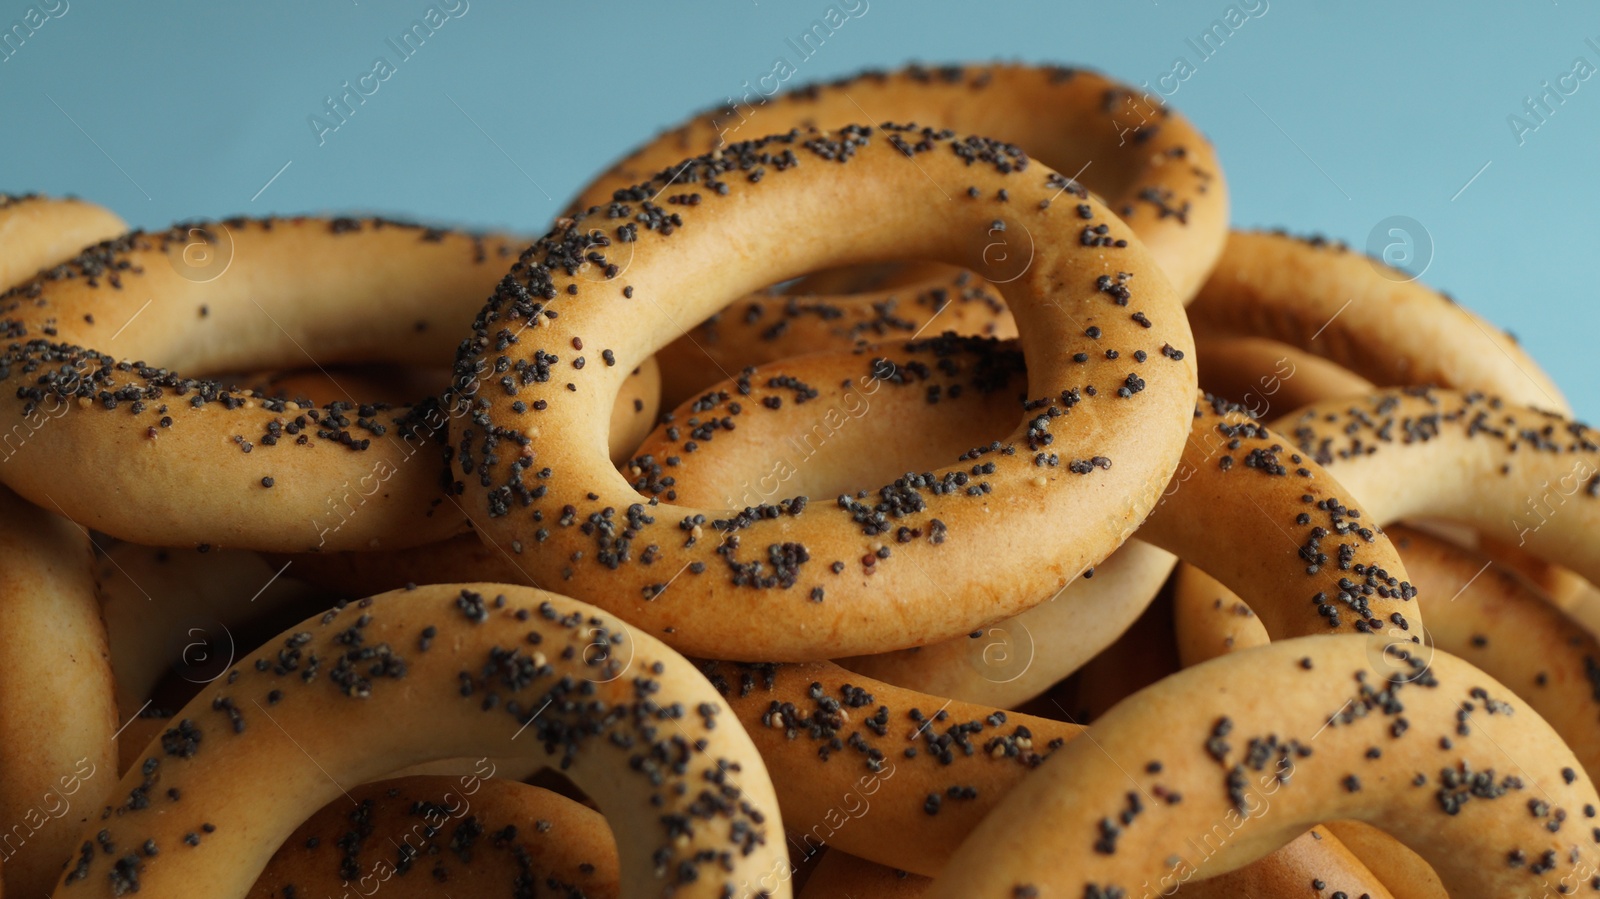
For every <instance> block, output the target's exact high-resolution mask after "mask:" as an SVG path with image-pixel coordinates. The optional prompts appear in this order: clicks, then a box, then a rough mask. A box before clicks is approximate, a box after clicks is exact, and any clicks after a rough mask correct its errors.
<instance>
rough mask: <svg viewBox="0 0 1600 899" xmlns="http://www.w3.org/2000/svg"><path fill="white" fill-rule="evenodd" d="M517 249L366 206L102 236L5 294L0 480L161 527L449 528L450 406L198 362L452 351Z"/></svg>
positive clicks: (363, 534) (286, 541) (336, 541)
mask: <svg viewBox="0 0 1600 899" xmlns="http://www.w3.org/2000/svg"><path fill="white" fill-rule="evenodd" d="M510 254H511V245H510V244H509V243H507V242H506V241H505V240H503V239H497V238H483V237H476V236H472V235H467V234H463V233H458V232H447V231H439V230H434V229H427V228H421V227H416V226H410V225H399V224H393V223H387V222H383V221H381V220H361V221H357V220H353V219H332V220H328V219H288V220H243V219H234V220H229V221H226V222H220V223H207V224H196V225H188V226H184V225H180V226H177V227H174V228H173V229H171V230H169V231H165V232H160V233H148V234H147V233H143V232H134V233H131V234H128V235H124V236H122V237H119V238H117V239H115V240H111V241H107V242H104V243H101V244H96V245H95V246H92V247H89V248H88V249H87V250H85V251H84V252H83V253H82V255H80V256H79V257H77V258H76V259H74V260H72V261H70V262H67V263H65V264H62V265H60V266H57V267H55V268H53V269H49V270H46V271H44V272H41V273H40V274H39V276H38V277H36V278H35V279H33V280H31V281H28V282H25V283H23V284H20V285H18V286H16V287H14V288H12V289H11V290H9V291H7V292H6V293H5V294H3V295H0V339H3V340H4V341H5V346H4V349H3V350H0V380H3V382H4V383H3V384H0V428H3V429H4V431H5V432H6V433H7V434H9V435H11V436H13V437H16V438H17V440H16V443H17V444H18V446H17V447H16V450H15V452H13V453H12V454H11V455H10V457H9V458H8V459H7V461H6V464H5V465H4V466H0V481H4V483H5V484H6V485H7V486H9V487H11V488H12V489H13V490H15V491H17V492H18V493H20V494H22V495H23V496H24V497H26V498H28V499H30V500H32V501H34V502H36V503H38V504H41V505H43V506H44V507H45V508H51V507H52V503H59V504H60V506H61V507H62V509H63V510H64V514H66V515H68V516H69V517H71V518H72V519H73V520H75V521H78V522H80V523H81V524H84V525H86V526H89V527H93V528H95V529H97V530H100V531H103V532H105V533H108V534H110V535H112V536H115V537H119V538H123V539H127V540H130V541H132V542H142V543H146V544H149V543H164V544H166V545H177V546H182V545H190V546H193V545H197V544H212V545H230V546H237V547H240V548H247V549H275V550H309V549H314V548H319V547H320V548H321V549H324V550H334V549H371V548H375V547H381V546H396V547H398V546H405V545H411V544H416V543H423V542H429V541H433V540H441V539H444V538H445V537H449V536H451V535H453V534H455V533H457V532H459V531H461V530H463V529H464V521H463V518H462V515H461V513H460V512H459V511H457V510H456V509H455V508H454V507H453V506H451V505H449V503H448V502H447V497H445V496H444V495H443V494H442V491H441V490H440V483H439V481H440V473H441V470H442V467H443V466H442V448H441V447H440V446H439V445H438V442H437V441H436V440H435V439H434V432H435V431H436V430H440V431H442V429H443V428H444V425H445V420H446V418H447V416H445V415H443V414H442V413H441V412H440V410H438V409H437V408H435V407H433V406H432V405H431V404H430V405H429V406H426V407H424V408H419V409H414V410H411V411H410V412H409V413H408V412H407V410H404V409H398V408H389V407H384V406H379V405H365V404H363V402H362V401H361V400H360V399H358V398H355V397H346V398H345V399H344V401H342V402H341V403H340V404H339V405H330V406H327V407H324V408H321V409H319V408H316V407H311V408H304V407H301V406H299V405H298V404H295V403H289V402H280V401H276V400H271V399H263V398H257V397H253V396H251V395H248V394H246V393H243V392H235V391H232V390H229V389H228V388H227V386H226V385H223V384H219V383H217V382H215V381H210V380H204V378H206V377H209V376H210V375H212V374H218V373H227V372H238V371H245V370H252V369H259V368H274V367H284V366H289V365H307V364H315V365H324V366H325V365H333V364H337V363H347V362H374V363H384V362H391V363H397V364H415V363H416V362H417V360H418V359H428V358H434V359H441V360H443V359H448V358H449V356H450V353H451V351H452V350H453V349H454V346H455V343H456V341H457V339H458V338H457V337H456V336H455V335H456V331H457V329H458V328H459V327H461V326H462V325H463V324H464V323H465V322H466V321H468V320H470V318H471V312H470V311H469V310H471V309H473V308H475V307H476V306H477V305H479V304H480V303H481V302H482V297H483V295H484V294H485V293H487V292H488V291H489V290H490V289H492V286H493V284H494V279H495V272H496V271H497V270H499V269H500V268H501V266H503V265H504V262H503V260H504V259H505V258H509V257H510ZM380 260H381V264H379V262H380ZM332 299H337V300H338V302H330V300H332ZM124 360H143V361H133V362H129V361H124ZM640 361H643V360H640ZM158 366H159V367H158ZM179 371H181V372H185V375H187V376H185V375H179V374H176V373H175V372H179ZM196 378H200V379H199V380H197V379H196ZM198 483H204V484H205V485H207V486H206V487H205V489H196V487H195V485H196V484H198ZM269 485H270V486H269ZM113 496H114V497H116V499H117V501H115V502H107V501H106V497H113ZM380 510H381V511H380Z"/></svg>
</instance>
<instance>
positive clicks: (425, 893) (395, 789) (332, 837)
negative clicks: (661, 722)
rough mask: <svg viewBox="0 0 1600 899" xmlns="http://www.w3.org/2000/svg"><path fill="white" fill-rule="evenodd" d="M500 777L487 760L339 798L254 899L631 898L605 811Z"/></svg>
mask: <svg viewBox="0 0 1600 899" xmlns="http://www.w3.org/2000/svg"><path fill="white" fill-rule="evenodd" d="M495 774H496V769H495V767H494V766H493V764H492V763H489V762H488V761H487V760H485V761H483V763H482V764H481V765H480V766H479V767H478V768H477V769H475V770H473V772H472V773H470V774H464V775H461V776H458V777H446V776H419V777H403V778H396V779H393V780H386V781H379V782H377V783H371V784H366V785H363V786H360V787H356V788H354V789H352V790H351V791H350V798H349V799H346V798H345V797H344V796H337V797H335V798H334V800H333V801H332V802H330V803H328V804H327V805H326V806H324V807H323V809H322V810H321V811H319V812H317V813H316V814H315V815H312V816H311V817H310V818H309V819H307V820H306V822H305V823H304V824H301V825H300V827H299V828H298V829H296V830H295V832H294V834H293V835H292V836H290V837H289V839H288V840H286V841H285V842H284V844H283V846H282V847H281V848H279V849H278V851H277V853H276V854H275V855H273V856H272V861H271V862H270V863H268V865H267V869H266V870H265V871H263V872H262V873H261V877H260V878H259V879H258V880H256V883H255V886H254V887H253V888H251V890H250V894H249V895H250V899H283V897H285V896H304V897H307V899H322V897H333V896H345V895H350V894H359V895H364V896H374V895H378V893H379V890H382V895H383V896H385V897H389V899H435V897H440V896H444V895H446V894H447V893H448V894H450V895H455V896H460V897H468V896H486V897H487V896H529V897H534V896H538V897H544V896H551V897H555V896H564V897H565V896H573V897H577V896H582V897H587V899H617V897H619V896H620V895H621V883H620V880H619V873H618V870H617V847H616V844H615V842H614V841H613V839H612V837H611V830H610V828H609V827H607V826H606V820H605V818H604V817H603V816H602V815H601V814H600V813H599V812H596V811H594V810H593V809H590V808H588V807H587V806H585V805H583V804H582V803H579V802H575V801H573V800H571V799H568V798H566V797H564V796H561V795H560V794H558V793H552V792H550V791H549V790H544V789H540V788H539V787H532V786H528V785H526V784H521V783H517V782H516V781H508V780H504V779H500V778H497V777H495ZM351 800H354V803H355V804H354V806H352V805H351Z"/></svg>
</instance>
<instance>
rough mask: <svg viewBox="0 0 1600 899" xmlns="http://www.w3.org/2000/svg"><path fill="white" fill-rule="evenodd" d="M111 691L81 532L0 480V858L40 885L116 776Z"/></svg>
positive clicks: (50, 877) (18, 891)
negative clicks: (19, 494) (24, 498)
mask: <svg viewBox="0 0 1600 899" xmlns="http://www.w3.org/2000/svg"><path fill="white" fill-rule="evenodd" d="M118 723H119V722H118V719H117V707H116V702H115V700H114V699H113V696H112V681H111V665H110V659H109V658H108V655H107V651H106V629H105V625H104V624H103V623H101V620H100V604H99V602H98V600H97V599H96V597H95V590H94V576H93V574H92V573H91V571H90V546H89V537H88V535H87V534H86V533H85V532H84V531H83V529H82V528H79V527H78V526H77V525H75V524H73V523H72V522H70V521H68V520H66V519H65V518H62V517H61V516H59V515H56V514H55V513H53V512H49V511H46V510H44V509H39V508H37V507H34V506H31V505H29V504H28V503H27V502H25V501H23V500H22V499H20V498H18V497H17V496H16V495H15V494H13V493H12V492H11V491H9V490H6V489H5V488H3V487H0V771H4V775H3V776H0V827H3V828H4V829H3V830H0V858H3V859H4V861H5V867H4V869H3V871H0V874H3V876H4V877H5V881H6V885H7V887H8V889H7V892H8V893H10V894H11V895H13V896H40V895H44V894H45V893H46V892H47V891H48V890H49V889H50V885H51V884H52V883H54V882H55V877H56V875H57V874H58V873H60V870H61V862H62V860H63V859H65V858H66V857H67V854H68V853H70V852H71V851H72V846H73V845H74V843H73V841H74V840H75V838H76V837H77V831H78V829H79V828H81V827H82V826H84V824H85V823H86V822H90V821H93V820H95V819H96V816H97V814H98V812H99V806H100V804H101V800H102V799H103V798H104V797H105V796H107V795H108V794H110V792H111V791H112V789H113V788H114V787H115V786H116V780H117V771H116V766H117V752H116V731H117V725H118Z"/></svg>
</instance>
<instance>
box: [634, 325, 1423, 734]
mask: <svg viewBox="0 0 1600 899" xmlns="http://www.w3.org/2000/svg"><path fill="white" fill-rule="evenodd" d="M1168 349H1170V347H1169V348H1168ZM1114 352H1118V353H1119V354H1120V355H1127V356H1130V357H1131V358H1132V361H1133V362H1134V364H1135V365H1136V366H1144V365H1150V364H1159V363H1157V362H1156V358H1155V357H1154V356H1152V355H1151V353H1149V352H1148V351H1146V350H1143V349H1138V350H1134V349H1132V348H1131V347H1126V346H1125V347H1122V348H1121V349H1120V350H1116V351H1114ZM868 369H871V370H886V371H892V372H894V373H895V376H894V377H892V378H880V379H878V380H877V381H875V382H874V383H873V385H872V386H873V389H872V392H871V394H867V393H866V392H865V391H864V390H863V389H862V388H861V387H860V386H859V383H858V379H857V375H858V374H860V373H861V372H863V371H865V370H868ZM1026 374H1027V373H1026V371H1025V370H1024V367H1023V364H1022V359H1021V354H1020V353H1018V352H1017V351H1016V349H1015V348H1014V346H1013V345H1011V344H1009V343H995V342H994V341H982V340H976V339H971V338H955V337H951V336H949V335H946V336H942V337H938V338H934V339H931V340H927V341H921V342H915V341H914V342H911V343H900V344H890V345H885V346H877V347H870V348H866V349H863V350H859V351H856V352H853V353H851V352H834V353H813V354H811V355H809V356H804V357H798V358H794V359H788V360H783V361H780V362H777V363H774V364H772V365H769V366H765V367H762V368H756V369H750V370H747V371H745V372H744V373H742V374H741V376H740V377H739V379H738V380H737V381H731V382H724V383H722V384H719V385H716V386H715V387H714V388H713V389H712V390H711V391H710V392H708V393H707V394H706V395H705V396H703V397H701V398H700V399H698V400H696V401H694V402H693V403H691V404H689V405H686V406H684V407H680V408H679V409H678V410H676V411H675V412H674V413H673V414H672V415H671V416H669V419H668V420H667V421H666V422H665V423H664V424H663V425H662V426H661V427H658V428H657V431H656V433H655V434H653V435H652V436H651V437H650V438H649V439H648V440H647V441H646V442H645V444H644V445H643V446H641V447H640V453H641V455H640V457H639V458H638V459H635V460H634V462H633V463H632V464H631V465H630V467H629V468H628V472H629V473H630V474H632V475H634V476H635V477H636V478H637V480H636V481H635V483H636V484H637V485H640V486H641V487H642V488H644V489H655V490H656V491H658V492H659V494H660V495H661V496H662V497H664V498H665V499H667V500H669V501H674V502H682V503H685V504H687V505H691V506H712V505H716V504H719V503H720V504H723V505H729V506H737V505H741V504H749V503H751V502H759V501H762V500H763V499H764V498H766V497H769V496H792V495H806V496H838V495H841V494H845V493H851V492H854V491H855V490H857V489H859V488H860V487H861V486H864V485H869V484H872V483H879V482H880V481H878V480H876V479H878V478H883V477H892V476H893V473H895V472H906V471H913V472H914V471H920V470H926V468H927V467H931V466H935V465H939V464H941V463H943V462H946V461H947V460H949V459H952V458H961V459H965V458H966V457H967V456H968V455H970V454H965V453H963V452H962V448H964V447H971V446H978V447H982V446H985V445H992V444H989V441H990V439H991V438H992V437H994V436H997V435H999V434H1003V433H1004V431H1003V428H1004V427H1005V425H1004V422H1006V421H1007V418H1008V416H1007V405H1008V403H1007V400H1011V401H1012V402H1017V401H1022V402H1024V403H1025V402H1026V397H1027V395H1028V394H1027V392H1026V389H1027V382H1026ZM795 385H802V386H803V387H804V393H803V395H802V396H801V397H800V398H801V399H802V400H803V402H798V403H797V402H794V400H795V399H796V395H795V392H796V386H795ZM1012 408H1013V409H1014V408H1015V407H1014V406H1013V407H1012ZM840 410H843V412H844V414H840ZM830 413H831V414H833V415H834V416H835V417H836V418H837V419H838V422H837V424H836V425H834V424H829V415H830ZM818 422H821V425H820V426H819V425H818ZM772 448H778V449H779V452H778V458H779V462H778V464H777V466H775V465H774V462H773V451H772ZM1041 455H1042V456H1044V462H1045V467H1046V468H1055V467H1058V466H1059V467H1065V468H1066V469H1067V470H1068V471H1071V472H1075V473H1079V474H1086V473H1088V472H1091V471H1093V469H1094V468H1095V466H1096V465H1098V464H1099V462H1097V461H1094V460H1084V459H1073V458H1071V457H1070V456H1069V457H1066V458H1062V457H1061V456H1059V455H1058V454H1056V453H1053V452H1052V453H1049V454H1047V455H1046V454H1041ZM983 472H984V468H983V467H982V466H981V465H980V466H977V467H974V468H973V469H972V471H971V473H972V475H974V476H981V475H982V474H983ZM753 491H754V492H756V493H753ZM1356 496H1357V495H1355V494H1352V493H1351V492H1350V491H1347V490H1346V489H1344V488H1343V487H1342V486H1341V485H1340V484H1339V483H1338V482H1337V481H1335V480H1333V478H1332V477H1330V476H1329V474H1328V473H1327V472H1326V471H1324V470H1323V469H1322V467H1321V466H1320V465H1318V464H1317V463H1315V462H1313V461H1310V460H1309V459H1308V458H1306V457H1305V456H1304V455H1302V454H1300V453H1297V452H1294V451H1293V447H1292V446H1291V443H1290V441H1289V440H1288V439H1287V438H1285V437H1283V436H1281V435H1278V434H1275V433H1274V432H1272V431H1270V430H1268V429H1267V428H1266V427H1264V426H1262V425H1261V424H1259V423H1258V422H1256V421H1254V420H1253V419H1251V418H1250V417H1249V416H1248V415H1247V414H1245V413H1244V412H1243V411H1242V410H1240V409H1238V408H1235V407H1232V406H1229V405H1228V404H1226V403H1223V402H1221V401H1215V400H1211V399H1210V398H1201V400H1200V402H1198V403H1197V405H1196V407H1195V408H1194V410H1193V412H1192V413H1191V430H1190V435H1189V439H1188V441H1187V443H1186V445H1185V447H1184V451H1183V456H1182V459H1181V460H1180V462H1179V464H1178V468H1177V472H1176V473H1175V474H1174V475H1173V477H1172V479H1171V481H1170V482H1169V483H1168V485H1167V487H1166V490H1165V491H1164V494H1163V499H1162V501H1161V503H1160V504H1159V505H1158V506H1157V508H1156V510H1155V511H1154V512H1152V513H1151V515H1150V517H1149V518H1148V519H1146V520H1145V521H1144V523H1143V524H1142V525H1141V526H1140V528H1139V531H1138V534H1139V536H1140V539H1142V540H1144V541H1146V542H1148V543H1150V544H1152V545H1154V546H1156V547H1159V548H1160V549H1162V550H1165V551H1167V552H1170V553H1173V554H1175V555H1177V556H1179V557H1180V558H1183V559H1186V560H1189V561H1191V562H1193V563H1195V564H1198V565H1201V566H1202V567H1205V568H1207V569H1210V570H1211V571H1212V572H1213V573H1214V574H1215V575H1216V576H1218V577H1220V578H1222V579H1224V580H1225V581H1226V582H1227V583H1229V584H1231V585H1233V586H1234V588H1235V589H1237V590H1238V591H1239V592H1240V593H1241V594H1243V595H1245V596H1247V597H1250V598H1252V600H1253V601H1254V602H1255V604H1256V605H1257V606H1259V607H1260V609H1259V614H1261V615H1263V616H1264V617H1265V619H1266V621H1267V624H1268V627H1269V629H1270V630H1272V631H1273V632H1274V633H1275V634H1276V635H1278V636H1301V635H1306V634H1314V633H1326V632H1328V631H1330V630H1335V629H1346V630H1350V631H1354V632H1357V633H1384V632H1393V633H1394V634H1395V635H1396V636H1397V637H1401V638H1404V639H1409V637H1407V636H1406V634H1407V632H1408V631H1409V629H1410V628H1411V627H1412V619H1413V618H1414V617H1415V614H1414V607H1413V606H1412V605H1411V603H1410V599H1411V592H1412V590H1411V585H1410V584H1409V583H1408V582H1407V581H1406V578H1405V569H1404V567H1403V565H1402V564H1401V563H1400V559H1399V556H1398V555H1397V554H1396V553H1395V550H1394V547H1393V546H1392V545H1391V544H1390V543H1389V541H1388V538H1387V537H1385V536H1384V535H1383V533H1382V531H1381V530H1379V529H1377V528H1376V527H1375V526H1370V525H1369V523H1368V522H1367V520H1366V519H1364V518H1363V516H1362V512H1361V510H1360V509H1358V508H1357V507H1356V505H1357V504H1356ZM1240 546H1248V547H1252V548H1256V549H1257V550H1258V551H1257V552H1249V553H1241V552H1239V551H1238V550H1239V547H1240ZM923 590H924V592H927V591H928V590H929V587H928V586H925V587H924V588H923ZM934 595H935V596H937V595H938V594H937V593H935V594H934ZM1151 596H1153V591H1152V592H1147V593H1144V594H1142V596H1141V598H1142V599H1143V600H1145V601H1146V602H1147V601H1148V599H1149V598H1150V597H1151ZM1041 608H1043V609H1044V610H1043V611H1041ZM1142 608H1143V605H1142V604H1140V605H1133V607H1132V608H1121V609H1119V610H1118V611H1119V613H1120V614H1117V615H1116V616H1115V618H1116V622H1115V625H1116V626H1114V627H1100V628H1084V627H1079V626H1077V625H1076V624H1075V622H1082V621H1085V620H1087V619H1090V618H1097V617H1099V616H1100V615H1101V614H1102V613H1101V612H1100V611H1099V610H1093V609H1084V608H1079V607H1073V606H1068V605H1066V604H1065V603H1063V604H1061V606H1060V607H1059V608H1057V609H1049V608H1047V607H1042V606H1035V607H1034V608H1033V609H1032V610H1030V612H1029V613H1028V614H1030V615H1033V616H1034V617H1035V618H1036V619H1041V620H1045V621H1052V620H1053V621H1055V622H1056V625H1054V627H1056V628H1058V629H1059V631H1061V632H1064V633H1061V634H1060V636H1061V637H1062V639H1061V640H1059V641H1057V642H1055V643H1052V644H1050V645H1048V646H1047V649H1048V652H1047V654H1046V657H1045V659H1046V660H1045V663H1044V664H1043V665H1042V666H1040V670H1038V671H1036V672H1034V673H1033V674H1032V676H1031V677H1030V679H1029V680H1028V681H1027V683H1026V684H1024V685H1019V686H1018V687H1017V689H1018V690H1019V691H1021V690H1022V687H1023V686H1027V687H1032V688H1034V689H1032V691H1031V692H1025V691H1024V692H1016V693H1011V692H1009V691H1008V690H1002V689H997V688H996V687H995V686H994V681H997V680H999V681H1006V680H1007V679H1009V678H1010V677H1011V675H1012V674H1013V673H1023V672H1022V670H1021V669H1020V668H1019V669H1018V671H1017V672H1009V671H1007V670H1006V669H1005V668H1004V667H1003V666H1001V667H995V666H990V665H984V664H979V665H977V666H971V665H959V664H958V665H948V666H941V665H940V662H942V661H945V660H948V659H952V658H960V659H964V658H966V657H967V656H968V655H969V654H971V652H972V650H971V648H970V647H972V646H973V645H974V641H973V640H972V639H970V637H958V638H956V639H955V643H956V647H955V648H945V649H941V650H939V651H938V652H936V653H930V654H928V656H927V658H926V659H924V658H922V657H920V656H918V655H917V654H916V653H900V654H897V655H896V656H895V657H894V659H893V660H888V659H885V660H884V661H882V662H880V663H877V665H878V666H879V667H874V668H873V669H872V671H871V672H869V673H874V674H877V675H878V676H880V677H882V678H883V679H885V680H888V681H890V682H892V683H898V684H902V685H904V686H908V687H913V688H916V689H921V690H926V691H929V692H936V693H941V694H943V695H950V696H957V697H960V698H967V699H973V700H983V701H993V702H997V703H999V704H1003V705H1007V706H1009V705H1013V704H1014V703H1015V702H1018V701H1022V700H1026V699H1028V698H1031V697H1032V696H1034V695H1037V694H1038V692H1041V691H1042V690H1043V689H1044V688H1046V687H1048V686H1049V685H1050V684H1051V683H1054V682H1055V681H1057V680H1060V679H1061V678H1063V677H1066V676H1067V675H1068V674H1070V673H1072V671H1073V670H1075V669H1076V666H1077V664H1079V663H1081V662H1082V661H1083V660H1084V659H1086V658H1088V657H1089V656H1091V655H1093V653H1095V652H1097V651H1099V650H1100V649H1102V648H1103V647H1104V645H1105V643H1106V642H1109V640H1110V639H1114V638H1115V637H1116V635H1117V634H1119V633H1121V631H1122V630H1123V629H1125V628H1126V627H1127V625H1128V624H1129V623H1130V622H1131V620H1132V618H1133V617H1136V616H1137V614H1138V612H1139V611H1140V610H1141V609H1142ZM1015 621H1016V619H1012V620H1011V622H1008V623H1007V624H1006V625H1003V626H1002V627H1001V630H1002V631H1004V632H1005V633H1004V634H1003V636H1002V639H1001V640H1000V641H999V643H1000V646H999V649H1000V651H1001V652H1002V654H1004V653H1005V652H1006V648H1007V644H1008V643H1009V642H1012V641H1013V640H1016V639H1025V638H1024V637H1023V634H1024V633H1026V632H1027V631H1028V630H1029V628H1030V626H1029V625H1028V624H1027V623H1026V622H1024V623H1022V624H1014V622H1015ZM1012 631H1016V633H1014V634H1013V633H1012ZM1419 632H1420V631H1419ZM976 633H980V638H979V643H978V645H979V647H980V648H979V649H978V650H977V651H978V653H980V661H981V653H982V652H984V651H986V649H987V647H988V646H990V645H991V644H992V643H993V642H994V641H989V642H983V641H982V637H981V632H976ZM1007 661H1009V659H1007ZM1022 661H1023V662H1024V663H1026V662H1027V661H1030V660H1022ZM1069 665H1070V666H1071V667H1067V666H1069ZM897 668H898V670H896V669H897ZM891 672H892V673H891ZM936 684H937V685H938V687H939V689H935V685H936ZM1000 686H1002V687H1003V686H1004V685H1003V684H1001V685H1000Z"/></svg>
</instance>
